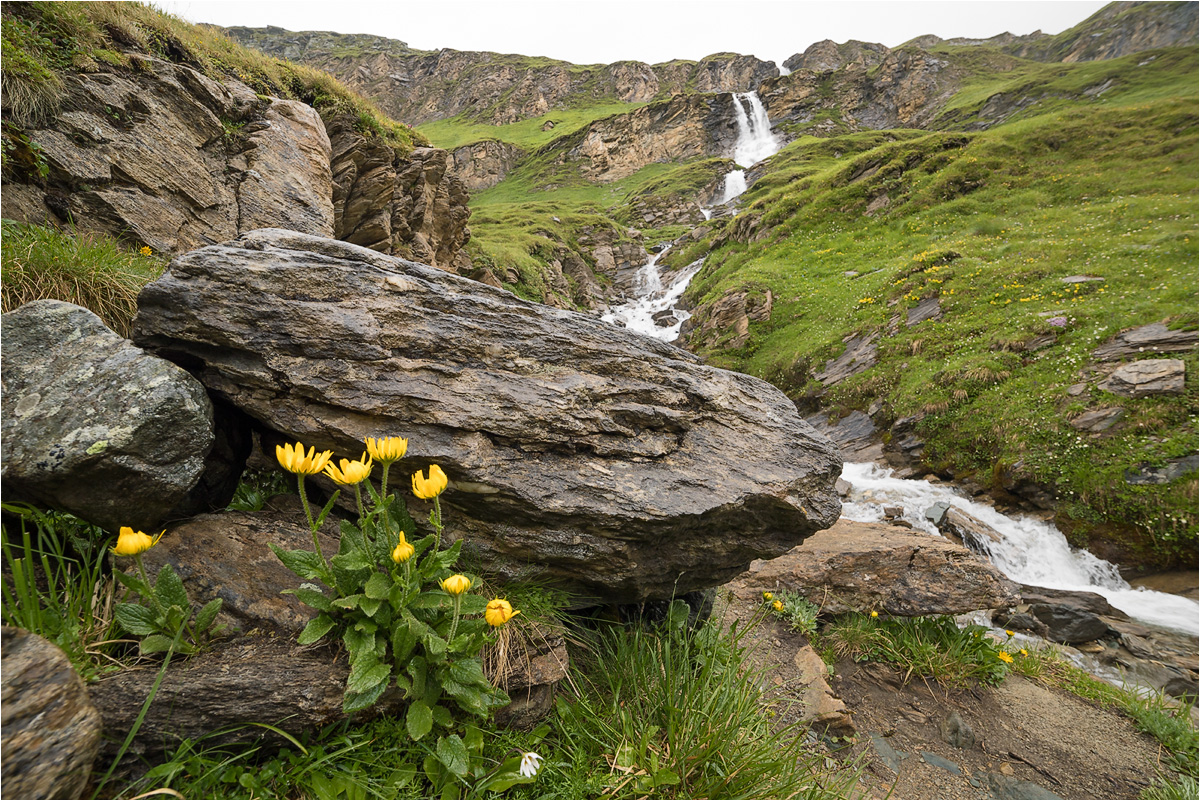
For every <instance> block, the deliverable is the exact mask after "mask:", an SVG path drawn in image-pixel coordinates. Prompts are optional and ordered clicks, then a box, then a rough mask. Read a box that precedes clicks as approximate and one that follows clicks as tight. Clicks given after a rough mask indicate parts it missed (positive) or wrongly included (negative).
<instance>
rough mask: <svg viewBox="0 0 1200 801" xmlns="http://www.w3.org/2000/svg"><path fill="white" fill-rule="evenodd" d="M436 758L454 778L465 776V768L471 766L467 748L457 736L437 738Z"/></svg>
mask: <svg viewBox="0 0 1200 801" xmlns="http://www.w3.org/2000/svg"><path fill="white" fill-rule="evenodd" d="M437 758H438V759H439V760H441V763H442V764H443V765H445V766H446V768H447V769H448V770H449V771H450V772H451V773H453V774H454V775H455V776H466V775H467V768H469V767H470V765H471V759H470V756H469V755H468V754H467V746H466V745H464V744H463V741H462V738H461V737H459V736H458V735H457V734H451V735H449V736H448V737H439V738H438V743H437Z"/></svg>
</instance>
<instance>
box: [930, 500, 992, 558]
mask: <svg viewBox="0 0 1200 801" xmlns="http://www.w3.org/2000/svg"><path fill="white" fill-rule="evenodd" d="M940 506H941V504H935V507H934V508H936V507H940ZM934 508H931V509H930V510H928V511H926V515H927V516H928V514H929V512H930V511H934ZM934 525H936V526H937V527H938V531H940V532H942V534H944V535H945V536H946V537H947V538H948V539H949V540H950V541H952V542H956V543H958V544H960V545H965V546H966V547H967V548H970V549H971V550H972V551H974V552H975V553H979V554H983V555H985V556H987V555H989V554H991V553H992V548H993V546H995V545H996V544H998V543H999V542H1000V541H1001V539H1002V538H1001V536H1000V532H998V531H996V529H994V528H992V527H991V526H989V525H988V524H987V523H985V522H983V521H982V520H980V519H979V518H978V517H975V516H974V515H972V514H970V513H968V512H964V511H963V510H962V509H959V508H958V507H957V506H947V508H946V509H945V511H944V512H942V513H941V514H940V515H939V516H938V519H937V521H936V522H935V523H934Z"/></svg>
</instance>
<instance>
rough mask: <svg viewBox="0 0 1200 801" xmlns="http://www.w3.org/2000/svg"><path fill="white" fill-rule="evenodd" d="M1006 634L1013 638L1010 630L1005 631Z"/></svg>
mask: <svg viewBox="0 0 1200 801" xmlns="http://www.w3.org/2000/svg"><path fill="white" fill-rule="evenodd" d="M1004 633H1005V634H1007V635H1008V636H1009V637H1011V636H1013V633H1012V631H1011V630H1010V629H1005V630H1004Z"/></svg>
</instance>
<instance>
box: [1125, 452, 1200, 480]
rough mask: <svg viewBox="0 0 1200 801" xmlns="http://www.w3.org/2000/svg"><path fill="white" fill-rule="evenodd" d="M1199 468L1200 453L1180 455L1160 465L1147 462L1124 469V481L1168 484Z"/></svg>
mask: <svg viewBox="0 0 1200 801" xmlns="http://www.w3.org/2000/svg"><path fill="white" fill-rule="evenodd" d="M1198 469H1200V454H1195V453H1193V454H1191V455H1190V456H1180V457H1179V458H1177V459H1169V460H1168V461H1167V463H1166V464H1165V465H1163V466H1162V467H1154V466H1152V465H1148V464H1142V465H1139V466H1138V467H1137V468H1136V469H1133V470H1126V471H1125V481H1126V482H1127V483H1129V484H1170V483H1171V482H1172V481H1174V480H1175V479H1177V478H1182V477H1183V476H1186V475H1187V474H1188V473H1194V472H1196V470H1198Z"/></svg>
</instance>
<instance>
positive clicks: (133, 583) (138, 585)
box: [113, 570, 150, 599]
mask: <svg viewBox="0 0 1200 801" xmlns="http://www.w3.org/2000/svg"><path fill="white" fill-rule="evenodd" d="M113 575H114V576H115V577H116V579H117V581H119V582H121V583H122V584H124V585H125V586H126V587H128V588H129V589H131V590H133V591H134V592H136V593H137V594H138V595H140V596H141V597H143V598H146V599H149V598H150V585H149V584H147V583H146V582H144V581H142V577H141V576H131V575H129V574H128V573H123V572H121V571H120V570H118V571H116V572H115V573H113Z"/></svg>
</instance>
